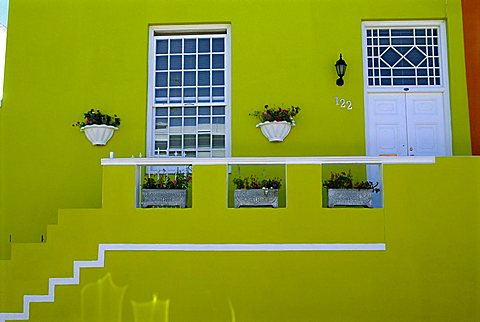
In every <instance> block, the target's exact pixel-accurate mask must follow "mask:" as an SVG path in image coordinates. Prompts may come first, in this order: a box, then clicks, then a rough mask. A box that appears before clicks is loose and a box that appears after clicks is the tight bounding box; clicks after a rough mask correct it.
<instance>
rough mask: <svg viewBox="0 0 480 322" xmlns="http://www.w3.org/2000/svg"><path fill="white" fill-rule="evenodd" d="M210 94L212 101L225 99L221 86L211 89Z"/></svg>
mask: <svg viewBox="0 0 480 322" xmlns="http://www.w3.org/2000/svg"><path fill="white" fill-rule="evenodd" d="M212 96H213V101H214V102H224V101H225V89H224V88H223V87H214V88H213V89H212Z"/></svg>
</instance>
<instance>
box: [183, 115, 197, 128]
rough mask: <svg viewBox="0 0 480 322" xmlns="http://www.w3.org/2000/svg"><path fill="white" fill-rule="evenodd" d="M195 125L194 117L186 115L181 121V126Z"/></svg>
mask: <svg viewBox="0 0 480 322" xmlns="http://www.w3.org/2000/svg"><path fill="white" fill-rule="evenodd" d="M195 125H197V119H196V118H194V117H186V118H185V119H184V121H183V126H195Z"/></svg>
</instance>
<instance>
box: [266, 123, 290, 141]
mask: <svg viewBox="0 0 480 322" xmlns="http://www.w3.org/2000/svg"><path fill="white" fill-rule="evenodd" d="M292 126H295V123H290V122H286V121H281V122H277V121H274V122H263V123H258V124H257V127H259V128H260V130H262V133H263V135H264V136H265V137H266V138H267V139H268V140H269V141H270V142H282V141H283V140H284V139H285V137H286V136H287V135H288V133H290V129H291V128H292Z"/></svg>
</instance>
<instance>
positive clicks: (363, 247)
mask: <svg viewBox="0 0 480 322" xmlns="http://www.w3.org/2000/svg"><path fill="white" fill-rule="evenodd" d="M385 250H386V246H385V244H384V243H368V244H99V246H98V259H97V260H89V261H74V262H73V277H52V278H49V279H48V294H47V295H25V296H24V297H23V312H21V313H10V312H9V313H0V322H5V321H13V320H29V318H30V303H51V302H54V301H55V287H56V286H57V285H78V284H80V269H81V268H103V267H105V252H106V251H185V252H215V251H220V252H291V251H385Z"/></svg>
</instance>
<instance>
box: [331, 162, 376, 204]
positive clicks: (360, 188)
mask: <svg viewBox="0 0 480 322" xmlns="http://www.w3.org/2000/svg"><path fill="white" fill-rule="evenodd" d="M377 186H378V182H377V183H373V182H371V181H359V182H353V176H352V173H351V171H350V170H349V171H348V172H336V173H335V172H332V173H331V174H330V179H328V180H325V181H324V182H323V187H325V188H327V193H328V208H333V207H336V206H345V207H354V206H360V207H367V208H373V193H374V192H375V193H377V192H379V191H380V189H378V188H377Z"/></svg>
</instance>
